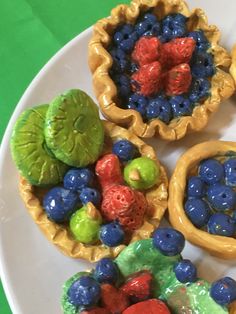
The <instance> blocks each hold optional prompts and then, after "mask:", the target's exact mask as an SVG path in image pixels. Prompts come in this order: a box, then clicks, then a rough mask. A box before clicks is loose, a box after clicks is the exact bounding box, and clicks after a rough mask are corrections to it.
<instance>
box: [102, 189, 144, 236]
mask: <svg viewBox="0 0 236 314" xmlns="http://www.w3.org/2000/svg"><path fill="white" fill-rule="evenodd" d="M147 207H148V205H147V201H146V199H145V197H144V195H143V194H142V193H141V192H139V191H135V190H132V189H131V188H130V187H128V186H124V185H116V186H110V187H109V188H108V189H107V190H106V191H105V192H104V193H103V200H102V205H101V213H102V215H103V217H104V218H105V219H106V220H107V221H112V220H116V219H118V220H119V222H120V224H121V225H122V226H123V227H124V229H125V230H127V231H132V230H135V229H137V228H139V227H141V226H142V224H143V218H144V214H145V211H146V210H147Z"/></svg>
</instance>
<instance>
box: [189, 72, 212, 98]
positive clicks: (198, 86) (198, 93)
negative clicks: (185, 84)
mask: <svg viewBox="0 0 236 314" xmlns="http://www.w3.org/2000/svg"><path fill="white" fill-rule="evenodd" d="M210 88H211V83H210V81H209V80H208V79H205V78H198V79H196V78H195V79H193V82H192V85H191V88H190V93H189V99H190V101H192V102H193V103H196V102H198V101H200V100H202V99H203V98H206V97H208V96H209V95H210Z"/></svg>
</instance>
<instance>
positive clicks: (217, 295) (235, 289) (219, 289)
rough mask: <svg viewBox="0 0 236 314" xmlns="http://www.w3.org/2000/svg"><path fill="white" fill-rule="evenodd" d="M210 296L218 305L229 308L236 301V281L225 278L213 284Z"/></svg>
mask: <svg viewBox="0 0 236 314" xmlns="http://www.w3.org/2000/svg"><path fill="white" fill-rule="evenodd" d="M210 295H211V297H212V299H214V300H215V302H216V303H218V304H220V305H222V306H227V305H229V304H230V303H232V302H234V301H236V281H235V280H234V279H232V278H230V277H224V278H222V279H219V280H217V281H215V282H213V283H212V285H211V289H210Z"/></svg>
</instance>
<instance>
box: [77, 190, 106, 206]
mask: <svg viewBox="0 0 236 314" xmlns="http://www.w3.org/2000/svg"><path fill="white" fill-rule="evenodd" d="M79 197H80V200H81V202H82V204H83V205H85V204H87V203H88V202H91V203H93V205H94V206H99V205H100V202H101V194H100V193H99V192H98V190H96V189H92V188H84V189H82V191H81V193H80V196H79Z"/></svg>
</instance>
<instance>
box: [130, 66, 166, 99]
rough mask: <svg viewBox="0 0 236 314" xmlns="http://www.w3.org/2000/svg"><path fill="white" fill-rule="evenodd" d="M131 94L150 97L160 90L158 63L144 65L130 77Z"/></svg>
mask: <svg viewBox="0 0 236 314" xmlns="http://www.w3.org/2000/svg"><path fill="white" fill-rule="evenodd" d="M131 78H132V80H133V81H132V90H133V92H137V93H141V94H142V95H144V96H151V95H152V94H155V93H157V92H159V91H160V89H161V64H160V62H158V61H155V62H152V63H150V64H145V65H143V66H141V67H140V69H139V70H138V71H137V72H135V73H134V74H133V75H132V77H131Z"/></svg>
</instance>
